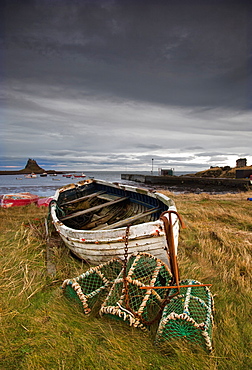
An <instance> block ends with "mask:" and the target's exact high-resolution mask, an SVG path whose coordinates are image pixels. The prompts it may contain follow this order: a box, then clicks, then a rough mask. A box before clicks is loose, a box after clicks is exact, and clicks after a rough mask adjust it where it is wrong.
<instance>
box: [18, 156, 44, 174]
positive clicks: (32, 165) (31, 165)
mask: <svg viewBox="0 0 252 370" xmlns="http://www.w3.org/2000/svg"><path fill="white" fill-rule="evenodd" d="M32 172H33V173H43V172H45V170H44V169H43V168H41V167H40V166H39V165H38V164H37V162H36V161H35V160H34V159H30V158H29V159H28V161H27V163H26V166H25V168H24V169H23V170H20V171H19V173H32Z"/></svg>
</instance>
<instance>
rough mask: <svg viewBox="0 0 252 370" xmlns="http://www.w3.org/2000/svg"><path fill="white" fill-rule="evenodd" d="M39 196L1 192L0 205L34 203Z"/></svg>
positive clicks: (8, 206)
mask: <svg viewBox="0 0 252 370" xmlns="http://www.w3.org/2000/svg"><path fill="white" fill-rule="evenodd" d="M38 199H39V197H38V196H37V195H35V194H31V193H14V194H3V195H1V196H0V206H1V207H3V208H10V207H17V206H26V205H28V204H31V203H36V202H37V201H38Z"/></svg>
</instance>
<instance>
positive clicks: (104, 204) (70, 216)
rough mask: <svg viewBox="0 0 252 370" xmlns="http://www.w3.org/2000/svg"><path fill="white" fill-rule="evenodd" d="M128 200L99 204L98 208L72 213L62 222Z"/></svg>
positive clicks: (123, 198) (120, 199)
mask: <svg viewBox="0 0 252 370" xmlns="http://www.w3.org/2000/svg"><path fill="white" fill-rule="evenodd" d="M127 199H129V198H128V197H122V198H118V199H116V200H112V201H110V202H106V203H102V204H98V205H97V206H94V207H91V208H87V209H84V210H82V211H78V212H75V213H72V214H70V215H67V216H64V217H61V218H60V220H61V221H65V220H69V219H71V218H74V217H77V216H81V215H84V214H86V213H90V212H95V211H97V210H100V209H102V208H104V207H108V206H111V205H112V204H116V203H120V202H123V201H125V200H127Z"/></svg>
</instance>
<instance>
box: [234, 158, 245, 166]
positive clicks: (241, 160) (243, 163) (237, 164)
mask: <svg viewBox="0 0 252 370" xmlns="http://www.w3.org/2000/svg"><path fill="white" fill-rule="evenodd" d="M246 166H247V158H239V159H237V161H236V167H237V168H239V167H246Z"/></svg>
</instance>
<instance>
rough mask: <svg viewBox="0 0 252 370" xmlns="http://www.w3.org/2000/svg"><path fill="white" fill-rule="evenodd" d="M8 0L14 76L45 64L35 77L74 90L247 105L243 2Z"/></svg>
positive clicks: (245, 9) (245, 12)
mask: <svg viewBox="0 0 252 370" xmlns="http://www.w3.org/2000/svg"><path fill="white" fill-rule="evenodd" d="M11 4H12V5H8V2H7V5H6V10H5V16H6V28H5V31H6V37H5V39H4V40H5V43H6V46H7V59H8V56H9V58H10V59H9V60H8V67H7V74H8V72H10V73H11V74H12V76H13V77H14V78H15V77H16V78H22V79H26V78H28V76H31V74H32V75H33V77H34V79H35V80H36V79H39V80H40V79H41V75H42V74H43V71H44V72H46V73H45V74H44V79H43V81H47V83H48V82H49V81H50V80H51V79H52V82H58V83H59V82H60V83H61V85H62V87H63V86H64V85H70V86H72V87H76V88H77V89H78V88H79V90H80V93H81V92H82V93H84V92H85V87H86V88H88V90H89V94H90V93H91V94H92V93H93V94H105V95H109V94H112V95H119V96H120V97H123V98H131V99H132V98H133V99H139V100H144V101H152V102H159V103H164V104H167V103H168V104H171V105H174V104H175V105H180V106H181V105H182V106H185V105H188V106H191V105H197V106H200V105H203V106H210V107H212V106H223V105H224V106H232V107H234V106H239V107H248V104H249V99H248V85H247V83H248V77H249V76H250V73H251V71H250V69H249V65H250V57H251V56H250V54H249V53H250V50H249V42H250V34H249V15H250V13H249V7H248V5H247V2H245V1H241V2H231V3H230V1H218V2H216V1H210V2H209V1H204V0H201V1H190V2H188V1H178V2H173V1H171V2H166V1H155V4H154V3H153V2H150V1H137V2H133V1H71V4H70V3H69V1H52V2H48V1H28V2H21V3H20V2H16V3H15V2H14V3H12V2H11ZM179 4H180V5H179ZM30 57H31V58H30ZM25 61H26V63H27V64H26V63H24V62H25ZM20 62H21V63H20ZM22 62H23V63H22ZM71 66H73V68H72V69H71ZM27 67H28V68H27ZM65 71H68V72H67V73H65V75H64V72H65ZM42 89H43V86H42Z"/></svg>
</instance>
